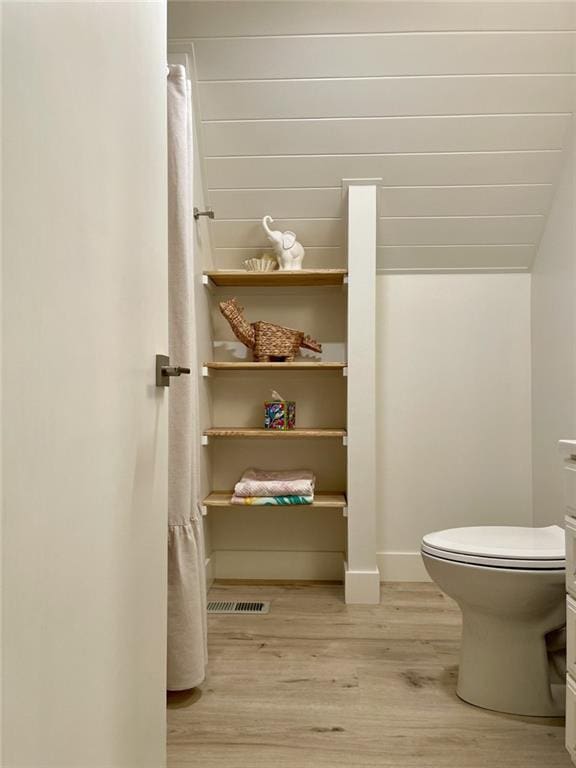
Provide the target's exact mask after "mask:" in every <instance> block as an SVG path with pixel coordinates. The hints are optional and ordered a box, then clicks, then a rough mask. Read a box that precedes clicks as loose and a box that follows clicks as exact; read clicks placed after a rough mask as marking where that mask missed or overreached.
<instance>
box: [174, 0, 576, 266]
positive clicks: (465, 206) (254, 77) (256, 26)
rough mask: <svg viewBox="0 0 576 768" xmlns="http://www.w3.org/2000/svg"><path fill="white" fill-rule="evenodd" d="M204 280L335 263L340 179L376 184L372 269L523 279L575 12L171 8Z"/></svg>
mask: <svg viewBox="0 0 576 768" xmlns="http://www.w3.org/2000/svg"><path fill="white" fill-rule="evenodd" d="M168 27H169V39H170V46H171V49H172V50H174V51H178V52H185V53H189V54H190V55H191V59H193V61H194V72H195V80H196V82H195V84H194V90H195V97H196V103H197V113H198V128H199V143H200V151H201V155H202V162H203V173H204V184H205V187H206V194H207V199H208V201H209V204H210V205H212V206H213V207H214V210H215V212H216V220H215V221H214V222H212V224H211V233H212V247H213V252H214V258H215V263H216V265H217V266H219V267H239V266H241V265H242V261H243V259H245V258H247V257H248V256H252V255H255V254H257V253H260V252H261V251H262V250H263V249H264V248H265V247H266V245H267V241H266V239H265V238H264V236H263V233H262V230H261V227H260V219H261V217H262V216H263V215H264V214H266V213H268V214H270V215H272V216H273V217H274V218H275V219H277V226H278V228H281V229H293V230H294V231H295V232H296V233H297V234H298V237H299V239H300V240H301V242H302V243H303V244H304V246H305V247H306V252H307V255H306V266H308V267H312V266H337V265H339V264H341V263H343V260H344V237H345V232H344V219H343V196H342V180H343V179H354V178H359V179H362V178H381V179H382V186H381V190H380V200H379V227H378V265H379V269H381V270H413V269H416V270H418V269H425V270H428V269H432V270H433V269H440V270H444V269H457V270H462V269H487V270H506V269H529V268H530V266H531V263H532V261H533V258H534V255H535V252H536V249H537V246H538V242H539V240H540V237H541V234H542V230H543V226H544V223H545V219H546V215H547V212H548V210H549V207H550V203H551V200H552V197H553V194H554V185H555V183H556V180H557V177H558V172H559V169H560V167H561V164H562V162H563V150H564V149H565V146H566V144H567V142H568V141H569V139H570V135H571V132H572V131H571V124H572V119H573V118H572V113H573V110H574V104H575V95H576V89H575V84H576V81H575V74H574V73H575V72H576V69H575V61H576V47H575V43H576V33H575V30H576V2H574V3H571V2H554V1H553V0H550V1H549V2H502V3H498V2H434V3H430V2H411V1H410V0H404V1H403V2H398V1H396V2H346V1H344V2H342V1H340V2H330V0H327V1H321V2H305V1H303V0H302V1H300V2H298V1H294V0H292V2H288V1H282V0H280V1H279V2H265V1H261V2H243V0H237V1H235V2H226V1H224V2H180V1H178V2H172V3H170V4H169V12H168Z"/></svg>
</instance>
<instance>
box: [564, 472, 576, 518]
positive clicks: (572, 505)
mask: <svg viewBox="0 0 576 768" xmlns="http://www.w3.org/2000/svg"><path fill="white" fill-rule="evenodd" d="M564 498H565V502H566V510H567V512H568V514H569V515H573V516H575V517H576V461H567V462H566V463H565V464H564Z"/></svg>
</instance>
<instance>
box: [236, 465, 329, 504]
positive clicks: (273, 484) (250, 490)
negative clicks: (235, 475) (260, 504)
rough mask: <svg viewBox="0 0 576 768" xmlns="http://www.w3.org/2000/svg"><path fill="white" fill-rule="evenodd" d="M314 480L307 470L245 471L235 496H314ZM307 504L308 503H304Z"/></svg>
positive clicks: (237, 485)
mask: <svg viewBox="0 0 576 768" xmlns="http://www.w3.org/2000/svg"><path fill="white" fill-rule="evenodd" d="M315 482H316V478H315V477H314V474H313V473H312V472H310V470H309V469H289V470H279V471H274V470H265V469H247V470H246V472H244V474H243V475H242V477H241V478H240V481H239V482H238V483H236V487H235V488H234V494H235V495H236V496H247V497H251V496H314V484H315ZM305 503H309V502H305Z"/></svg>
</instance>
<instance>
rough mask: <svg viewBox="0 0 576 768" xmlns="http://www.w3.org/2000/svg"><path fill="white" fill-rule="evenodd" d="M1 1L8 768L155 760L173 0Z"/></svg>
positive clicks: (162, 592) (160, 716)
mask: <svg viewBox="0 0 576 768" xmlns="http://www.w3.org/2000/svg"><path fill="white" fill-rule="evenodd" d="M2 10H3V19H2V22H3V25H2V38H3V39H2V43H3V46H2V48H3V54H2V55H3V136H2V139H3V145H2V146H3V195H4V199H3V224H4V232H3V286H2V302H3V329H2V330H3V358H2V371H3V380H2V384H3V410H2V419H3V424H2V430H3V445H2V450H3V482H4V489H3V491H4V493H3V517H2V520H3V584H2V589H3V593H2V597H3V692H2V693H3V713H2V716H3V723H2V726H3V728H2V731H3V760H2V765H3V766H6V768H15V767H16V766H18V767H19V766H28V767H30V768H39V767H40V766H42V768H56V766H57V767H58V768H65V767H67V766H70V767H72V766H73V768H103V767H104V766H106V768H127V767H128V766H130V767H133V766H138V768H146V767H147V766H150V768H151V767H152V766H153V767H154V768H159V766H161V765H163V764H164V759H165V758H164V753H165V726H164V722H165V637H166V620H165V613H166V562H165V559H166V538H165V537H166V496H167V494H166V455H167V405H168V403H167V391H165V390H160V389H156V387H155V384H154V356H155V354H156V353H157V352H166V350H167V349H168V339H167V274H166V272H167V255H166V135H165V131H166V117H165V116H166V105H165V93H166V50H165V45H166V44H165V40H166V28H165V5H164V3H163V2H145V3H140V2H103V3H98V2H94V3H90V2H78V3H69V2H62V3H27V2H15V3H4V4H3V9H2ZM175 362H177V361H175Z"/></svg>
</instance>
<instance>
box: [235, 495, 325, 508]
mask: <svg viewBox="0 0 576 768" xmlns="http://www.w3.org/2000/svg"><path fill="white" fill-rule="evenodd" d="M313 501H314V496H232V498H231V499H230V503H231V504H243V505H251V506H255V507H284V506H289V505H290V504H312V503H313Z"/></svg>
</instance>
